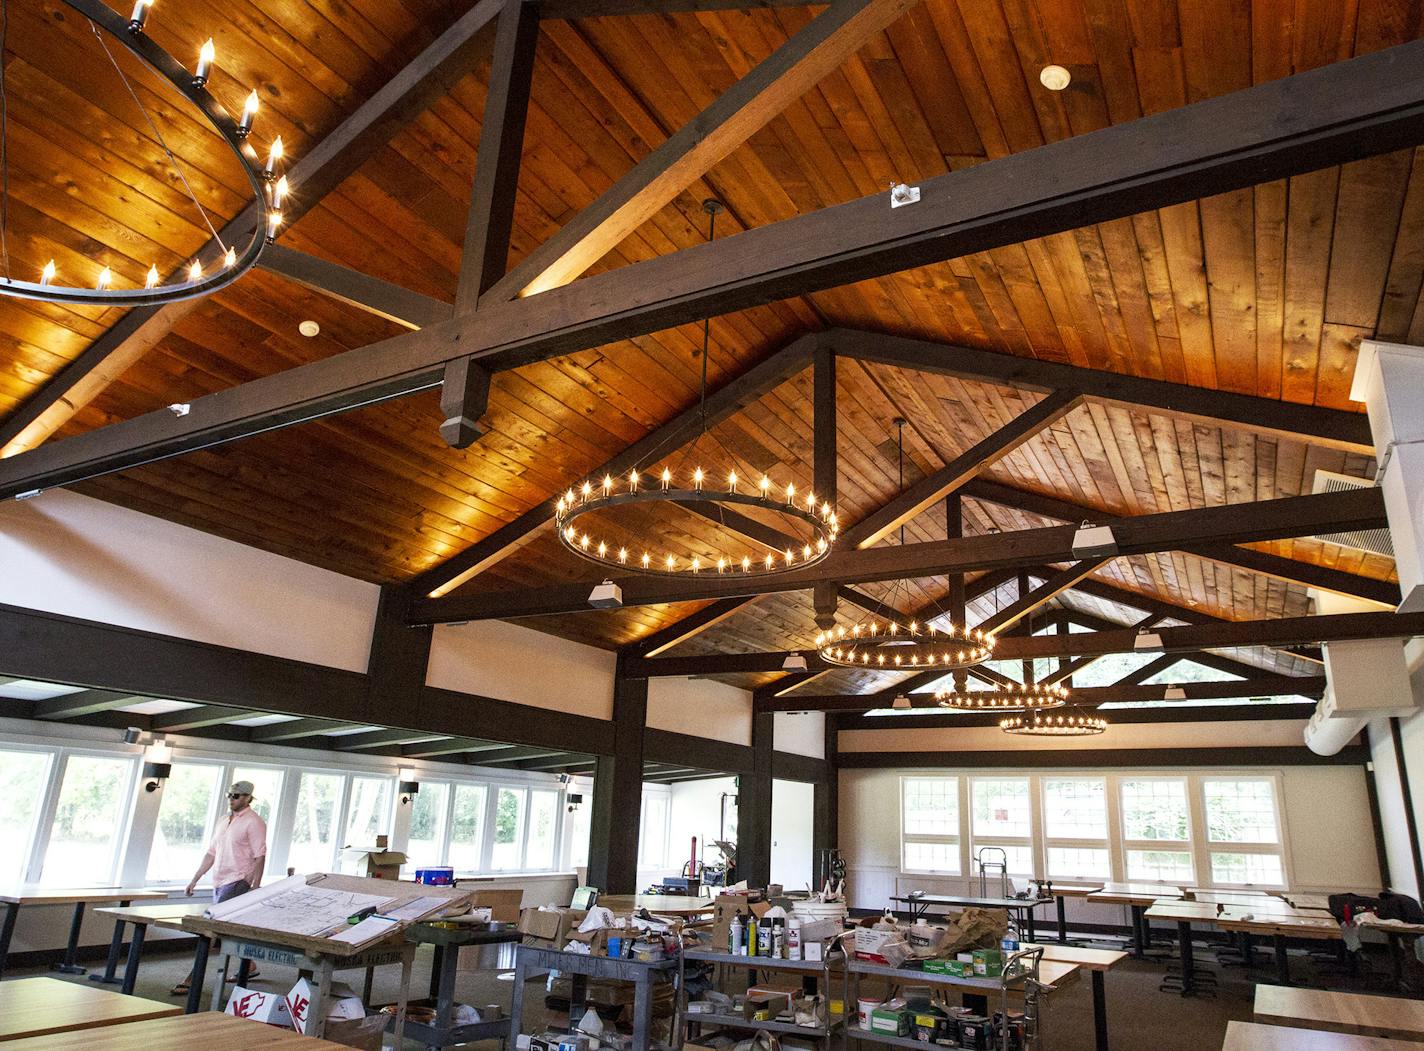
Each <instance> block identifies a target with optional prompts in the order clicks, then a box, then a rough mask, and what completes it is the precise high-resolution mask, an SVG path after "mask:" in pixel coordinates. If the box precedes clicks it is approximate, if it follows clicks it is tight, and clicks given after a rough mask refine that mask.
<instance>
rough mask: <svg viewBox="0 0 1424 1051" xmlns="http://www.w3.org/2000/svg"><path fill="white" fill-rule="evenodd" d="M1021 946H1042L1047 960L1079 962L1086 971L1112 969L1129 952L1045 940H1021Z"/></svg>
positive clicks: (1030, 947) (1024, 947)
mask: <svg viewBox="0 0 1424 1051" xmlns="http://www.w3.org/2000/svg"><path fill="white" fill-rule="evenodd" d="M1019 947H1020V948H1023V949H1034V948H1042V949H1043V959H1044V960H1045V962H1046V961H1050V960H1051V961H1053V962H1054V963H1072V964H1077V965H1078V966H1079V967H1081V968H1083V970H1085V971H1110V970H1112V969H1113V968H1114V967H1116V966H1117V965H1118V964H1120V963H1122V961H1123V960H1126V959H1127V953H1125V952H1118V951H1117V950H1115V949H1085V948H1082V947H1080V946H1077V945H1058V944H1056V943H1054V942H1044V943H1042V945H1039V944H1038V943H1030V942H1021V943H1020V945H1019Z"/></svg>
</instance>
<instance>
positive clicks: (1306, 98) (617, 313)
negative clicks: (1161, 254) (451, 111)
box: [0, 0, 1424, 497]
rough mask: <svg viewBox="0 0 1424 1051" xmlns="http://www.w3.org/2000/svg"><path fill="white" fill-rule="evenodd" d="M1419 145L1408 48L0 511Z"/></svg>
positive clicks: (1269, 89)
mask: <svg viewBox="0 0 1424 1051" xmlns="http://www.w3.org/2000/svg"><path fill="white" fill-rule="evenodd" d="M485 3H491V6H492V0H484V3H482V4H481V5H480V7H478V8H476V10H477V11H478V10H482V9H484V4H485ZM466 17H467V18H468V17H470V16H466ZM1421 142H1424V41H1414V42H1411V43H1407V44H1402V45H1400V46H1398V47H1393V48H1388V49H1385V50H1382V51H1376V52H1372V53H1370V54H1367V55H1362V56H1360V57H1358V58H1353V59H1349V60H1347V61H1344V62H1336V63H1332V64H1330V65H1326V66H1322V67H1320V68H1318V69H1313V70H1309V71H1307V72H1304V73H1297V74H1295V75H1294V76H1289V77H1283V78H1281V79H1279V80H1273V81H1269V82H1267V83H1264V84H1259V85H1257V86H1255V87H1251V88H1247V89H1245V90H1243V91H1237V92H1234V93H1231V94H1228V95H1223V96H1219V97H1217V98H1212V99H1207V100H1205V101H1202V102H1197V103H1193V104H1191V105H1188V106H1183V107H1180V108H1177V109H1172V110H1168V111H1166V112H1163V113H1159V114H1156V115H1153V116H1150V117H1145V118H1143V119H1141V120H1136V121H1131V122H1128V123H1124V124H1116V125H1113V126H1111V127H1107V128H1103V129H1101V130H1098V131H1093V132H1089V133H1087V134H1084V135H1075V136H1072V137H1069V138H1065V139H1061V140H1059V141H1057V142H1054V143H1050V144H1049V145H1047V146H1043V147H1040V148H1038V149H1034V150H1027V151H1024V152H1022V153H1014V154H1009V155H1008V156H1005V157H1001V158H998V159H995V160H993V161H990V162H988V163H985V164H979V165H974V166H971V167H967V168H964V169H961V170H959V171H955V172H952V173H950V174H948V175H942V176H936V177H934V178H930V179H926V180H924V181H923V182H921V183H920V184H919V190H920V200H919V202H918V203H915V204H913V205H909V206H907V207H901V208H893V209H892V208H891V207H890V200H889V195H888V194H877V195H874V196H871V197H865V198H860V199H858V200H855V201H851V202H848V203H846V204H841V205H836V206H833V207H830V208H825V209H822V210H820V211H816V212H810V213H807V214H805V215H802V216H798V217H796V218H793V219H787V220H784V221H781V222H776V223H771V224H768V225H766V226H762V227H758V228H756V229H753V230H748V231H746V232H745V233H742V234H738V235H737V236H736V237H729V238H726V239H724V240H722V241H718V242H716V243H713V244H705V245H700V246H697V247H695V248H690V249H687V250H684V251H680V252H675V253H673V254H671V255H667V256H662V257H658V258H654V259H650V260H646V261H643V262H638V263H633V264H631V265H629V266H624V267H619V268H617V269H614V270H611V271H608V272H606V273H601V274H595V275H592V276H588V277H586V278H584V279H583V280H580V281H575V282H573V283H571V284H568V285H565V286H563V287H561V288H555V289H551V290H550V291H548V292H543V293H540V295H539V296H530V297H528V298H526V299H520V300H514V301H511V302H508V303H499V304H496V305H495V306H493V307H491V308H490V309H488V310H480V311H477V312H476V313H474V314H472V315H467V316H457V317H456V318H454V319H452V320H450V321H447V322H443V323H441V324H439V325H432V326H431V327H429V328H426V329H422V330H421V331H420V332H412V333H407V334H405V335H402V336H398V337H396V338H395V339H393V340H385V341H383V342H381V343H376V344H373V345H371V346H368V347H362V348H360V349H358V350H352V351H347V352H346V353H344V354H340V355H337V356H335V357H332V358H327V359H324V360H322V361H317V362H312V363H310V364H307V365H303V366H301V367H300V368H297V369H292V370H290V371H288V372H286V373H282V374H280V375H279V376H277V377H266V378H265V379H264V380H255V381H253V382H252V383H249V384H244V385H243V386H242V387H239V388H236V389H235V390H232V391H224V392H220V393H216V394H211V395H207V396H206V397H203V398H199V399H196V400H195V401H193V402H192V403H191V406H192V408H191V411H190V413H189V415H188V416H187V417H184V418H182V419H177V418H175V417H174V416H173V414H172V413H169V412H167V411H161V412H158V413H151V414H149V415H147V416H140V417H137V418H135V419H133V420H128V421H125V422H123V423H118V424H113V425H111V426H108V427H104V428H100V429H98V430H95V431H91V432H87V433H85V434H80V435H77V436H75V437H73V438H68V439H66V440H65V441H64V442H62V443H54V445H53V446H52V447H41V448H39V449H36V450H33V451H32V452H29V453H25V454H23V455H20V456H12V457H10V458H9V459H7V460H3V461H0V497H3V496H13V495H15V494H17V493H24V492H27V491H30V490H33V489H44V488H48V487H50V486H54V485H64V484H68V483H71V482H75V481H80V480H83V479H85V478H91V477H94V476H96V475H98V474H103V473H106V472H108V471H115V470H122V469H124V468H126V467H131V466H135V465H137V464H141V463H147V462H149V461H151V460H154V459H158V458H162V457H166V456H173V455H177V454H179V453H181V452H185V451H189V450H192V449H195V448H202V447H204V446H207V445H211V444H214V443H215V442H216V441H223V440H231V439H232V438H234V437H239V436H241V435H243V434H252V433H256V432H258V431H263V430H270V429H272V428H273V427H278V426H286V425H289V424H291V423H294V422H298V421H300V420H303V419H310V418H312V417H313V416H314V415H320V414H322V413H329V412H337V411H343V410H345V409H349V408H353V407H355V406H357V405H363V404H370V403H371V402H372V401H373V400H380V399H381V398H389V397H395V396H398V395H400V394H404V393H410V392H412V391H415V390H423V389H426V388H428V387H430V386H433V385H434V384H435V383H438V382H439V380H440V376H441V373H442V371H443V369H444V366H445V364H446V363H447V362H449V361H453V360H455V359H456V358H461V357H466V356H468V355H474V356H475V357H476V358H477V359H478V360H479V362H480V364H481V365H482V366H483V367H484V368H486V369H489V370H490V371H498V370H500V369H505V368H516V367H518V366H520V365H524V364H528V363H530V362H532V361H535V360H542V359H545V358H549V357H552V356H557V355H560V354H566V353H570V352H572V351H575V350H581V349H584V348H587V347H591V346H597V345H601V344H604V343H609V342H613V341H615V340H619V339H630V338H635V337H637V336H639V335H646V334H648V333H652V332H657V331H659V330H661V329H664V328H667V327H669V326H671V325H676V324H681V323H685V322H688V321H691V320H695V319H700V318H702V317H705V316H707V315H708V314H715V313H723V312H727V311H732V310H739V309H743V308H746V307H750V306H753V305H758V304H762V303H766V302H769V301H771V300H774V299H784V298H787V297H789V296H795V295H802V294H805V293H808V292H813V291H816V290H819V289H824V288H829V287H835V286H838V285H845V284H848V283H851V282H855V281H860V280H865V279H869V278H874V277H878V276H881V275H884V274H888V273H897V272H899V271H902V270H907V269H912V268H914V267H917V266H924V265H928V264H931V263H937V262H942V261H944V260H946V259H953V258H958V257H961V256H964V255H967V254H970V253H973V252H982V251H988V250H990V249H993V248H997V247H1000V246H1003V245H1009V244H1018V243H1020V242H1022V241H1025V240H1029V239H1031V238H1036V237H1043V236H1046V235H1048V234H1052V233H1057V232H1061V231H1064V230H1071V229H1077V228H1080V227H1083V226H1086V225H1091V224H1093V223H1099V222H1104V221H1107V220H1111V219H1117V218H1122V217H1124V216H1129V215H1134V214H1137V213H1139V212H1144V211H1149V210H1151V209H1154V208H1161V207H1166V206H1168V205H1172V204H1179V203H1182V202H1184V201H1193V200H1197V199H1200V198H1202V197H1205V196H1210V195H1214V194H1218V193H1224V192H1226V191H1229V190H1235V189H1240V188H1242V187H1246V186H1252V185H1255V184H1257V183H1261V182H1269V181H1271V180H1275V179H1282V178H1286V177H1288V176H1291V175H1297V174H1300V173H1303V172H1307V171H1315V170H1318V169H1321V168H1327V167H1330V166H1333V165H1337V164H1343V163H1347V162H1349V161H1354V160H1360V159H1362V158H1365V157H1370V156H1375V155H1377V154H1381V153H1388V152H1390V151H1393V150H1398V149H1405V148H1412V147H1414V146H1416V145H1418V144H1420V143H1421ZM536 303H537V305H536ZM253 388H256V389H255V390H254V389H253ZM1305 415H1307V414H1306V413H1305V411H1304V410H1303V409H1302V410H1301V416H1302V417H1304V416H1305ZM222 435H225V437H222ZM1349 444H1350V445H1351V447H1352V448H1354V449H1358V448H1359V446H1358V445H1357V444H1356V443H1355V441H1351V442H1350V443H1349Z"/></svg>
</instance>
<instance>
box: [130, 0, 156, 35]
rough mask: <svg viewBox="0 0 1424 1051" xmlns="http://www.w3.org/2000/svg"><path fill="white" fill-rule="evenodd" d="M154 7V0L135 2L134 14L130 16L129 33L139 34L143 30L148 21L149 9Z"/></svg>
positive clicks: (136, 0)
mask: <svg viewBox="0 0 1424 1051" xmlns="http://www.w3.org/2000/svg"><path fill="white" fill-rule="evenodd" d="M152 6H153V0H134V6H133V14H131V15H129V31H130V32H131V33H137V32H139V31H140V30H141V29H143V26H144V23H145V22H147V21H148V9H149V8H150V7H152Z"/></svg>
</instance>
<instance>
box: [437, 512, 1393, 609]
mask: <svg viewBox="0 0 1424 1051" xmlns="http://www.w3.org/2000/svg"><path fill="white" fill-rule="evenodd" d="M1107 524H1109V525H1111V527H1112V530H1113V534H1114V536H1115V538H1116V540H1117V546H1118V554H1119V555H1135V554H1149V553H1151V552H1155V551H1171V550H1176V549H1178V548H1180V547H1182V546H1184V545H1185V544H1187V543H1189V542H1196V543H1203V542H1205V543H1234V542H1248V541H1255V540H1273V539H1279V538H1282V537H1296V536H1309V535H1312V534H1314V533H1318V532H1332V531H1344V530H1347V529H1377V528H1380V527H1382V526H1383V525H1384V524H1385V517H1384V501H1383V498H1382V496H1381V495H1380V492H1379V490H1377V489H1354V490H1347V491H1342V492H1338V493H1321V494H1317V495H1312V496H1294V497H1287V498H1285V499H1281V500H1263V501H1258V502H1256V503H1249V504H1229V505H1226V506H1221V507H1206V508H1197V509H1193V510H1189V511H1170V512H1166V513H1164V514H1155V515H1140V516H1138V517H1135V518H1123V519H1112V520H1109V521H1108V522H1107ZM1075 532H1076V529H1075V528H1074V527H1073V526H1050V527H1046V528H1041V529H1023V530H1017V531H1015V532H1011V533H995V534H988V535H984V536H973V537H965V538H963V539H961V540H946V541H931V542H928V543H920V544H906V545H903V546H895V547H872V548H863V549H860V550H840V549H838V550H837V551H836V552H835V553H834V554H833V555H832V556H831V557H830V558H828V559H826V560H825V561H824V562H822V563H820V564H819V565H815V566H811V567H808V568H806V569H801V570H796V571H793V572H789V573H782V574H780V575H778V576H775V577H754V576H743V575H738V574H727V575H725V576H720V575H719V576H715V577H714V576H707V577H706V578H705V579H694V580H661V579H652V578H648V577H626V578H621V579H620V580H619V581H618V583H619V584H620V586H621V587H622V589H623V604H624V605H625V606H640V605H651V604H661V603H666V602H690V601H697V600H705V599H718V598H734V597H738V596H743V595H749V594H767V593H771V592H779V591H799V590H805V589H807V588H811V587H814V586H815V585H816V584H820V583H827V582H832V583H837V584H842V583H860V582H864V581H871V580H900V579H906V578H914V577H931V576H940V575H942V574H945V573H956V572H967V571H971V570H977V569H996V568H999V567H1004V566H1016V567H1019V566H1033V565H1041V564H1045V563H1058V562H1070V561H1074V560H1075V558H1074V555H1073V536H1074V533H1075ZM588 608H589V607H588V585H587V584H577V585H556V586H553V587H545V588H525V589H520V590H518V591H513V590H500V591H489V592H484V593H481V594H472V595H453V596H448V597H446V598H442V599H425V600H418V601H416V602H415V603H414V604H413V606H412V610H413V613H412V620H413V622H414V623H440V622H444V621H465V620H487V619H491V618H498V619H506V618H511V617H531V616H542V615H549V614H555V613H576V612H582V611H584V610H586V609H588Z"/></svg>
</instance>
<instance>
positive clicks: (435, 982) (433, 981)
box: [430, 945, 445, 1000]
mask: <svg viewBox="0 0 1424 1051" xmlns="http://www.w3.org/2000/svg"><path fill="white" fill-rule="evenodd" d="M430 948H431V950H432V951H431V954H430V999H432V1000H434V999H435V998H436V997H437V996H439V995H440V970H441V968H442V967H443V965H444V960H445V946H443V945H432V946H431V947H430Z"/></svg>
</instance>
